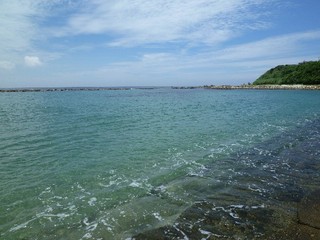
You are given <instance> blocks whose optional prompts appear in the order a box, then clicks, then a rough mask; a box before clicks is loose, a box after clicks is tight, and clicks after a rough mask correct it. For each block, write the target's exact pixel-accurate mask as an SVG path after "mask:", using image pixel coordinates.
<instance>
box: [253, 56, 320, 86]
mask: <svg viewBox="0 0 320 240" xmlns="http://www.w3.org/2000/svg"><path fill="white" fill-rule="evenodd" d="M253 84H254V85H264V84H278V85H281V84H304V85H314V84H320V61H310V62H302V63H299V64H295V65H279V66H277V67H275V68H272V69H270V70H268V71H267V72H266V73H264V74H263V75H262V76H260V77H259V78H258V79H257V80H256V81H254V82H253Z"/></svg>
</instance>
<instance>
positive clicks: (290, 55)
mask: <svg viewBox="0 0 320 240" xmlns="http://www.w3.org/2000/svg"><path fill="white" fill-rule="evenodd" d="M319 40H320V31H312V32H301V33H294V34H287V35H282V36H276V37H272V38H271V37H270V38H266V39H263V40H259V41H255V42H251V43H245V44H240V45H234V46H230V47H227V48H224V49H220V50H209V49H208V51H207V52H206V53H197V54H194V53H193V54H188V53H180V54H174V53H170V52H163V53H148V54H143V55H142V56H141V57H140V58H139V59H138V60H136V61H126V62H119V63H113V64H109V65H107V66H105V67H103V68H100V69H98V70H96V71H92V72H87V73H84V74H85V75H91V76H95V77H97V78H100V79H110V80H109V81H115V82H112V83H113V84H114V85H117V84H116V82H118V83H119V82H120V83H121V81H124V80H126V79H132V80H133V82H136V83H137V84H139V81H141V82H150V85H155V84H157V82H159V81H160V84H165V83H166V84H168V85H170V83H172V84H179V79H183V80H184V81H187V80H188V79H195V78H197V79H198V80H199V82H201V83H202V84H206V83H208V84H211V83H212V84H214V83H218V84H223V83H227V82H228V79H229V80H230V81H233V83H235V82H236V83H238V84H241V83H244V82H246V81H254V80H255V78H257V77H258V76H259V75H261V74H262V73H263V72H264V71H266V70H267V69H269V68H270V67H274V66H276V65H278V64H283V63H297V62H300V61H303V60H305V58H306V57H307V58H308V59H317V56H315V54H314V53H309V54H308V55H306V52H305V51H304V47H305V46H307V45H309V44H310V42H312V41H319ZM133 76H134V77H133Z"/></svg>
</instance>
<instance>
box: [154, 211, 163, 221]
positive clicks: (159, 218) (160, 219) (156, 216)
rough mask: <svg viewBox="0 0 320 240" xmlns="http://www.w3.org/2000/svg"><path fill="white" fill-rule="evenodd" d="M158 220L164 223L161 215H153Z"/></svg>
mask: <svg viewBox="0 0 320 240" xmlns="http://www.w3.org/2000/svg"><path fill="white" fill-rule="evenodd" d="M152 215H153V216H154V217H155V218H156V219H158V220H159V221H163V220H164V219H163V218H162V217H161V216H160V213H157V212H156V213H153V214H152Z"/></svg>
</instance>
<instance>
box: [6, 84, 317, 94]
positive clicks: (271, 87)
mask: <svg viewBox="0 0 320 240" xmlns="http://www.w3.org/2000/svg"><path fill="white" fill-rule="evenodd" d="M156 88H162V87H59V88H54V87H52V88H51V87H48V88H8V89H0V93H1V92H5V93H8V92H67V91H110V90H112V91H115V90H132V89H140V90H141V89H142V90H152V89H156ZM171 88H172V89H199V88H203V89H213V90H237V89H248V90H250V89H252V90H320V85H302V84H295V85H239V86H233V85H205V86H188V87H171Z"/></svg>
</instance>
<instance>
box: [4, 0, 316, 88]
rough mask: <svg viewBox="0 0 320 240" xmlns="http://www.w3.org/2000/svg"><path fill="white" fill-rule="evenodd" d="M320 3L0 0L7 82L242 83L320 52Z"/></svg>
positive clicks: (35, 84)
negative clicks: (274, 68) (273, 68)
mask: <svg viewBox="0 0 320 240" xmlns="http://www.w3.org/2000/svg"><path fill="white" fill-rule="evenodd" d="M319 13H320V1H319V0H303V1H301V0H0V88H18V87H76V86H88V87H90V86H92V87H105V86H106V87H111V86H201V85H221V84H227V85H240V84H244V83H248V82H253V81H254V80H255V79H256V78H258V77H259V76H260V75H261V74H263V73H264V72H265V71H267V70H268V69H270V68H272V67H275V66H277V65H279V64H295V63H299V62H302V61H312V60H319V59H320V14H319Z"/></svg>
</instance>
